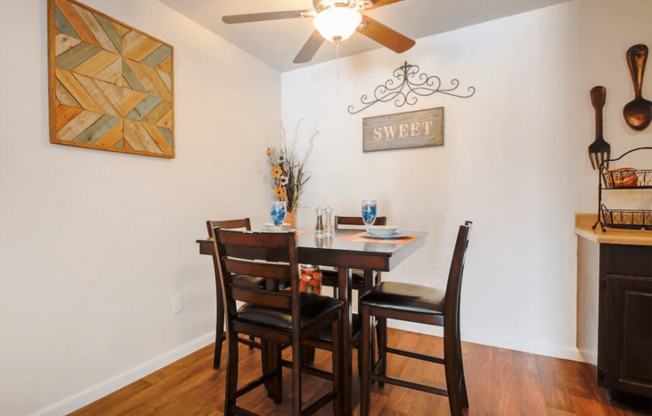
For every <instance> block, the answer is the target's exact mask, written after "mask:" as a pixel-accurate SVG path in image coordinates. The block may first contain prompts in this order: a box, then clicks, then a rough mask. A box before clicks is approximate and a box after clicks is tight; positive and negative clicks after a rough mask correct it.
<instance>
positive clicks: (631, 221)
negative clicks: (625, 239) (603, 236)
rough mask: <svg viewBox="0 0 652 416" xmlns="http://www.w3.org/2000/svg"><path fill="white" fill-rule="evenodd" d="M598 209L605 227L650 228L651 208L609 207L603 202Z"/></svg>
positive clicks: (651, 221)
mask: <svg viewBox="0 0 652 416" xmlns="http://www.w3.org/2000/svg"><path fill="white" fill-rule="evenodd" d="M600 210H601V212H602V221H603V223H604V225H605V226H606V227H611V228H630V229H636V230H641V229H642V230H652V210H646V209H638V210H634V209H609V208H607V207H606V206H605V205H604V204H603V205H602V206H601V207H600Z"/></svg>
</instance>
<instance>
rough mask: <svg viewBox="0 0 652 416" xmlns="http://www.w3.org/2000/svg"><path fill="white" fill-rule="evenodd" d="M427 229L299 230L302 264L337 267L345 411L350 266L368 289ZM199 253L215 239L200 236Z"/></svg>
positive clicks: (348, 407)
mask: <svg viewBox="0 0 652 416" xmlns="http://www.w3.org/2000/svg"><path fill="white" fill-rule="evenodd" d="M426 234H427V233H425V232H422V231H400V233H399V234H397V235H395V236H389V237H383V238H381V237H372V236H370V235H369V234H367V233H366V232H364V230H359V229H358V230H346V229H337V230H335V233H334V234H327V235H324V234H321V235H317V234H315V232H313V231H304V230H298V231H297V255H298V260H299V262H300V263H302V264H312V265H318V266H329V267H334V268H336V269H337V271H338V286H339V290H338V296H339V298H340V299H341V300H342V301H343V302H344V309H343V314H342V316H343V319H342V325H341V330H342V343H343V350H344V351H343V357H342V359H343V363H342V364H343V365H342V367H343V370H344V375H343V383H344V386H343V388H342V394H343V403H344V414H345V415H352V414H353V408H354V403H353V400H352V397H353V382H352V380H353V369H352V362H353V347H354V345H353V309H352V303H351V302H352V290H351V273H350V270H351V269H361V270H363V271H364V287H365V290H368V289H371V287H372V285H373V280H374V279H373V275H374V272H389V271H391V270H392V269H394V268H395V267H396V266H397V265H398V264H400V263H401V262H403V261H404V260H405V259H407V258H408V257H410V256H411V255H412V254H413V253H414V252H415V251H417V249H418V248H420V247H421V246H423V245H424V244H425V237H426ZM197 243H198V244H199V252H200V254H208V255H214V245H213V241H212V240H210V239H198V240H197Z"/></svg>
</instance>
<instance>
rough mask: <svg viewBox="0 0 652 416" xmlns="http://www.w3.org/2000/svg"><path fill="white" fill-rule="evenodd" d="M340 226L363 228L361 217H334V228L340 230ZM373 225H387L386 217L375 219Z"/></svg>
mask: <svg viewBox="0 0 652 416" xmlns="http://www.w3.org/2000/svg"><path fill="white" fill-rule="evenodd" d="M340 225H346V226H356V227H360V228H363V227H364V221H362V217H341V216H339V215H336V216H335V228H340ZM374 225H387V217H376V220H375V221H374ZM347 228H353V227H347Z"/></svg>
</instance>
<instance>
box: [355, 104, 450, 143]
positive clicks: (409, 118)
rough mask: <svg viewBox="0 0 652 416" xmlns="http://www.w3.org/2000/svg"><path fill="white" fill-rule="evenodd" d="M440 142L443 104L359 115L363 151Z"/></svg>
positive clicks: (441, 140) (442, 138) (442, 127)
mask: <svg viewBox="0 0 652 416" xmlns="http://www.w3.org/2000/svg"><path fill="white" fill-rule="evenodd" d="M443 144H444V107H437V108H431V109H428V110H418V111H410V112H407V113H400V114H389V115H386V116H378V117H367V118H364V119H362V150H363V151H364V152H374V151H378V150H392V149H407V148H412V147H429V146H442V145H443Z"/></svg>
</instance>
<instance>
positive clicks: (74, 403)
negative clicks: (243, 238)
mask: <svg viewBox="0 0 652 416" xmlns="http://www.w3.org/2000/svg"><path fill="white" fill-rule="evenodd" d="M46 3H47V2H46V1H45V0H29V1H19V2H16V1H12V0H1V2H0V4H1V11H0V19H1V20H0V50H1V51H2V60H1V61H0V78H1V79H2V84H1V86H0V88H1V96H0V414H2V415H7V416H13V415H26V414H39V415H45V414H52V415H55V414H56V415H59V414H66V413H68V412H69V411H71V410H74V409H76V408H77V407H79V406H81V405H83V404H85V403H87V402H89V401H92V400H94V399H97V398H99V397H101V396H103V395H105V394H107V393H109V392H110V391H112V390H113V389H115V388H118V387H121V386H123V385H125V384H126V383H128V382H130V381H133V380H135V379H138V378H140V377H142V376H144V375H146V374H148V373H150V372H152V371H154V370H155V369H157V368H158V367H160V366H162V365H164V364H167V363H169V362H171V361H174V360H176V359H177V358H179V357H181V356H184V355H186V354H187V353H189V352H191V351H194V350H196V349H198V348H199V347H201V346H204V345H206V344H208V343H210V342H211V341H212V339H211V338H212V337H213V336H214V322H215V295H214V293H215V292H214V281H213V275H212V263H211V261H210V259H208V258H206V257H205V256H199V255H198V251H197V246H196V244H195V239H196V238H198V237H202V236H203V235H205V233H206V231H205V224H204V221H205V220H207V219H218V218H229V217H239V216H242V215H249V216H251V217H252V219H253V221H254V222H255V223H261V222H262V221H265V220H266V215H265V211H264V210H260V209H258V208H257V207H259V206H260V204H261V203H266V201H267V200H268V192H269V190H268V189H267V187H266V185H265V184H264V183H263V182H262V175H261V174H260V173H259V172H258V162H259V161H262V160H264V151H265V149H266V147H267V146H268V143H267V142H266V141H267V140H269V137H270V135H271V134H272V133H274V132H275V130H276V127H277V126H278V122H279V120H280V108H279V103H280V100H281V98H280V94H281V88H280V82H281V78H280V74H279V73H278V72H277V71H275V70H273V69H271V68H270V67H268V66H267V65H264V64H262V63H261V62H260V61H258V60H256V59H254V58H252V57H251V56H249V55H246V54H245V53H243V52H242V51H240V50H239V49H236V48H235V47H234V46H232V45H231V44H228V43H226V42H225V41H223V40H221V39H220V38H217V37H216V36H215V35H213V34H211V33H210V32H208V31H206V30H204V29H203V28H201V27H199V26H198V25H196V24H194V23H193V22H191V21H189V20H187V19H185V18H183V17H181V16H180V15H179V14H177V13H176V12H174V11H172V10H171V9H169V8H168V7H167V6H164V5H162V4H161V3H159V2H158V1H155V0H111V1H109V0H86V1H85V3H86V4H88V5H89V6H91V7H94V8H96V9H98V10H100V11H102V12H104V13H106V14H108V15H110V16H112V17H114V18H116V19H118V20H121V21H123V22H124V23H126V24H128V25H131V26H134V27H136V28H138V29H140V30H142V31H144V32H146V33H148V34H150V35H152V36H155V37H157V38H159V39H161V40H164V41H166V42H168V43H170V44H172V45H173V46H174V48H175V49H174V53H175V56H174V59H175V68H174V71H175V78H174V82H175V95H176V96H175V119H176V158H175V159H172V160H167V159H159V158H152V157H143V156H133V155H126V154H119V153H111V152H102V151H97V150H88V149H81V148H73V147H68V146H60V145H53V144H50V143H49V141H48V109H47V58H46V57H47V41H46V39H47V35H46V34H47V32H46ZM176 293H182V294H183V301H184V310H183V312H182V313H181V314H179V315H174V316H173V315H172V313H171V298H172V296H173V295H174V294H176Z"/></svg>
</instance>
